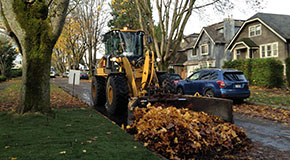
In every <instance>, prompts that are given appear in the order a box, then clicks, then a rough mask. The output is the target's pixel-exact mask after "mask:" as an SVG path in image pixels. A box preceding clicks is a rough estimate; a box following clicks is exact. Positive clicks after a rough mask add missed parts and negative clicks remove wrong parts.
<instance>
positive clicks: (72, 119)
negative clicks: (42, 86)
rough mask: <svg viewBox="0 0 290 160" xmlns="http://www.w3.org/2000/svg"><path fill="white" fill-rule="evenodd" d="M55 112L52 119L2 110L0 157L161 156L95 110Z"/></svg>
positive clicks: (101, 157)
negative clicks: (153, 152)
mask: <svg viewBox="0 0 290 160" xmlns="http://www.w3.org/2000/svg"><path fill="white" fill-rule="evenodd" d="M56 114H57V116H56V118H55V119H53V118H47V117H45V116H43V115H35V114H27V115H24V116H19V115H16V114H11V113H8V112H0V157H1V158H0V159H9V158H11V157H15V158H17V160H18V159H106V160H109V159H158V158H157V157H156V156H154V155H153V154H152V153H151V152H150V151H148V150H147V149H146V148H144V147H143V146H142V145H141V144H140V143H139V142H137V141H134V139H133V137H132V136H130V135H128V134H126V133H125V132H124V131H122V130H121V129H120V127H118V126H117V125H115V124H113V123H112V122H111V121H109V120H108V119H105V118H104V117H103V116H102V115H100V114H99V113H97V112H96V111H94V110H90V109H69V110H68V109H67V110H65V109H58V110H56ZM84 150H86V152H84ZM63 151H65V152H66V153H65V154H61V152H63Z"/></svg>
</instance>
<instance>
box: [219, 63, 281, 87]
mask: <svg viewBox="0 0 290 160" xmlns="http://www.w3.org/2000/svg"><path fill="white" fill-rule="evenodd" d="M223 68H234V69H237V70H240V71H242V72H244V74H245V76H246V78H247V79H248V81H249V82H250V84H251V85H255V86H263V87H269V88H273V87H278V88H280V87H282V85H283V64H282V62H281V61H279V60H277V59H274V58H265V59H246V60H235V61H228V62H226V63H225V64H224V66H223Z"/></svg>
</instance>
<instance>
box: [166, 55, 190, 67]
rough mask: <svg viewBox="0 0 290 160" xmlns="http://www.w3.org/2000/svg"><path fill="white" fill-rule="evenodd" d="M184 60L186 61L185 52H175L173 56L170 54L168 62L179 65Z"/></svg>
mask: <svg viewBox="0 0 290 160" xmlns="http://www.w3.org/2000/svg"><path fill="white" fill-rule="evenodd" d="M185 61H187V53H186V52H177V53H176V54H175V56H172V57H171V58H170V60H169V61H168V62H169V64H170V65H171V66H181V65H183V63H184V62H185Z"/></svg>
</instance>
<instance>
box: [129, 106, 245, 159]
mask: <svg viewBox="0 0 290 160" xmlns="http://www.w3.org/2000/svg"><path fill="white" fill-rule="evenodd" d="M134 116H135V120H134V123H133V124H131V125H130V126H129V127H126V128H127V131H128V132H129V133H133V134H135V138H136V139H137V140H140V141H142V142H143V143H144V146H146V147H149V148H152V149H154V150H155V151H157V152H158V153H160V154H162V155H163V156H165V157H167V158H170V159H189V158H200V157H203V158H209V157H215V156H218V155H219V156H222V155H224V154H225V155H226V154H231V153H233V152H235V151H238V150H240V149H241V148H244V147H245V146H247V143H248V142H249V139H248V138H247V136H246V133H245V131H244V130H243V129H241V128H238V127H237V126H236V125H234V124H231V123H225V122H223V120H222V119H221V118H219V117H215V116H212V115H208V114H206V113H203V112H193V111H190V110H188V109H177V108H175V107H172V106H171V107H167V108H162V107H161V106H148V107H147V108H136V109H135V110H134Z"/></svg>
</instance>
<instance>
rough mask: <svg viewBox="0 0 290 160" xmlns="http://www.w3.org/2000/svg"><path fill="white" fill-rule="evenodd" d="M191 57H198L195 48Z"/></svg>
mask: <svg viewBox="0 0 290 160" xmlns="http://www.w3.org/2000/svg"><path fill="white" fill-rule="evenodd" d="M191 55H192V56H193V57H195V56H197V53H196V50H195V48H193V49H192V50H191Z"/></svg>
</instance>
